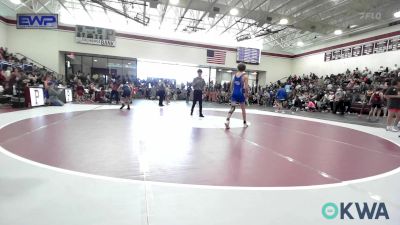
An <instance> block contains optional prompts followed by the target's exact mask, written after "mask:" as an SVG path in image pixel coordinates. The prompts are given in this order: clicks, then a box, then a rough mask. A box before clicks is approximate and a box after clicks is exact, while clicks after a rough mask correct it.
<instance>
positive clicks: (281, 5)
mask: <svg viewBox="0 0 400 225" xmlns="http://www.w3.org/2000/svg"><path fill="white" fill-rule="evenodd" d="M293 1H295V0H288V1H286V2H284V3H282V4H280V5H279V6H278V7H276V8H274V9H272V10H270V11H268V14H272V13H274V12H276V11H277V10H279V9H281V8H283V7H285V6H286V5H288V4H290V3H291V2H293ZM255 25H257V22H256V23H253V24H250V25H249V26H248V27H246V28H245V29H243V30H241V31H239V32H238V33H237V34H236V35H239V34H241V33H243V32H244V31H246V30H248V29H249V28H251V27H252V26H255ZM271 25H272V24H271ZM271 25H269V26H271ZM269 26H268V27H269Z"/></svg>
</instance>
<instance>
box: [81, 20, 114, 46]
mask: <svg viewBox="0 0 400 225" xmlns="http://www.w3.org/2000/svg"><path fill="white" fill-rule="evenodd" d="M75 40H76V42H78V43H81V44H89V45H100V46H107V47H115V44H116V42H115V31H114V30H112V29H106V28H100V27H90V26H81V25H77V26H76V27H75Z"/></svg>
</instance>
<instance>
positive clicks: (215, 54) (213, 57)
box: [207, 49, 226, 64]
mask: <svg viewBox="0 0 400 225" xmlns="http://www.w3.org/2000/svg"><path fill="white" fill-rule="evenodd" d="M225 57H226V52H224V51H217V50H210V49H207V63H212V64H225Z"/></svg>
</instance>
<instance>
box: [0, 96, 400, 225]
mask: <svg viewBox="0 0 400 225" xmlns="http://www.w3.org/2000/svg"><path fill="white" fill-rule="evenodd" d="M205 106H206V108H205V109H204V114H205V116H206V117H205V118H199V117H198V114H197V110H196V111H195V112H196V114H195V115H193V116H192V117H191V116H190V115H189V112H190V109H189V108H190V105H188V104H186V103H185V102H173V103H171V104H170V105H168V106H165V107H162V108H160V107H158V106H157V102H155V101H136V102H135V104H134V106H133V107H132V109H131V110H130V111H128V110H126V109H125V110H119V106H116V105H83V104H82V105H79V104H67V105H65V106H64V107H42V108H34V109H29V110H22V111H15V112H4V113H3V112H1V113H0V118H1V119H0V126H1V127H2V128H1V129H0V146H1V147H0V171H1V172H0V214H1V215H2V216H1V217H0V225H3V224H4V225H6V224H7V225H9V224H33V225H36V224H37V225H39V224H40V225H43V224H82V225H83V224H85V225H86V224H112V225H119V224H157V225H158V224H160V225H161V224H185V225H188V224H189V225H191V224H196V225H197V224H198V225H200V224H202V225H203V224H221V225H222V224H223V225H225V224H230V225H232V224H323V223H326V222H327V220H326V219H325V218H324V217H322V216H321V207H322V205H324V204H325V203H326V202H337V203H339V202H368V203H369V202H370V203H373V202H377V201H380V202H384V203H385V204H386V207H387V209H388V212H389V213H390V216H391V217H390V220H377V221H375V222H376V223H377V224H398V221H400V214H399V213H396V212H398V211H399V209H400V194H398V190H399V188H400V173H399V172H400V169H399V168H400V147H399V143H400V138H398V134H396V133H390V132H386V131H385V130H384V129H383V128H381V127H374V126H364V125H358V124H351V123H342V122H337V121H329V120H322V119H316V118H308V117H304V116H299V115H292V114H278V113H273V112H269V111H266V110H260V109H249V110H248V121H249V124H250V126H249V127H248V128H243V127H242V120H241V112H240V110H236V112H235V114H234V116H233V118H232V121H231V127H232V128H231V129H230V130H226V129H224V124H223V123H224V121H225V116H226V113H227V111H228V107H223V106H221V105H219V106H216V105H213V104H206V105H205ZM316 114H318V113H316ZM330 117H332V118H333V117H335V119H334V120H338V119H336V118H337V117H336V116H335V115H330ZM338 118H340V117H339V116H338ZM354 120H356V118H354ZM366 125H368V124H366ZM16 212H18V213H16ZM288 215H290V216H288ZM351 224H365V221H363V220H360V221H359V222H358V221H352V223H351Z"/></svg>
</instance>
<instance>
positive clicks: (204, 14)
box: [194, 0, 218, 27]
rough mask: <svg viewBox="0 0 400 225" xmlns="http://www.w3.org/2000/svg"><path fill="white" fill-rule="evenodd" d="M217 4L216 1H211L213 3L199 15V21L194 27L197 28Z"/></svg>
mask: <svg viewBox="0 0 400 225" xmlns="http://www.w3.org/2000/svg"><path fill="white" fill-rule="evenodd" d="M217 2H218V0H213V2H212V3H211V5H210V6H209V7H208V8H207V10H206V11H204V12H203V15H201V17H200V19H199V20H198V21H197V22H196V23H195V25H194V27H198V26H199V24H200V22H201V21H202V20H203V19H204V17H205V16H206V15H207V13H208V12H210V11H211V10H212V8H213V7H214V5H215V4H216V3H217Z"/></svg>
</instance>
